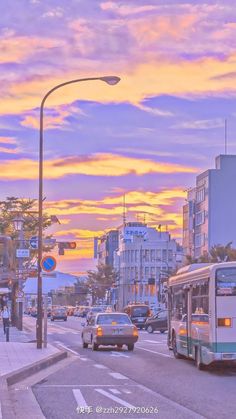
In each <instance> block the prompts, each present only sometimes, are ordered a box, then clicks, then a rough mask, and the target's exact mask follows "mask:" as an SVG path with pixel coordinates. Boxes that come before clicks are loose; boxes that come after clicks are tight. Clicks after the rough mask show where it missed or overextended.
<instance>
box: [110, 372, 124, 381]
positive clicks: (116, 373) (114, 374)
mask: <svg viewBox="0 0 236 419" xmlns="http://www.w3.org/2000/svg"><path fill="white" fill-rule="evenodd" d="M109 375H110V376H111V377H113V378H116V379H117V380H128V377H125V376H124V375H122V374H120V373H119V372H109Z"/></svg>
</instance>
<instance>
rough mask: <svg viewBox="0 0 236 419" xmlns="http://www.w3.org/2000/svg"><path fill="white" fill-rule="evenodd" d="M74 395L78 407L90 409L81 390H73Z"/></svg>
mask: <svg viewBox="0 0 236 419" xmlns="http://www.w3.org/2000/svg"><path fill="white" fill-rule="evenodd" d="M73 394H74V397H75V400H76V402H77V405H78V406H79V407H88V405H87V403H86V401H85V399H84V397H83V395H82V393H81V391H80V390H78V389H73Z"/></svg>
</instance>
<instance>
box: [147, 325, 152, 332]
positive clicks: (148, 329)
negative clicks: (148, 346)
mask: <svg viewBox="0 0 236 419" xmlns="http://www.w3.org/2000/svg"><path fill="white" fill-rule="evenodd" d="M147 332H148V333H153V328H152V326H151V325H149V326H148V327H147Z"/></svg>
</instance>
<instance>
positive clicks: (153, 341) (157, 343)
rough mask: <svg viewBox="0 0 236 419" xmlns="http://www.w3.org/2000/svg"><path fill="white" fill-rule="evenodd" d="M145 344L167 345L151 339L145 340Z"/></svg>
mask: <svg viewBox="0 0 236 419" xmlns="http://www.w3.org/2000/svg"><path fill="white" fill-rule="evenodd" d="M144 342H148V343H155V345H167V343H166V342H157V341H156V340H151V339H150V340H149V339H144Z"/></svg>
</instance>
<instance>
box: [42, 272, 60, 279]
mask: <svg viewBox="0 0 236 419" xmlns="http://www.w3.org/2000/svg"><path fill="white" fill-rule="evenodd" d="M42 276H47V277H50V278H56V277H57V274H56V272H48V273H46V272H45V273H42Z"/></svg>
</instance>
